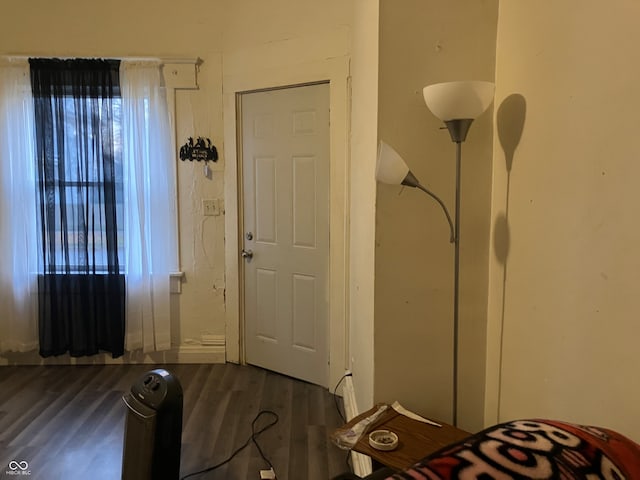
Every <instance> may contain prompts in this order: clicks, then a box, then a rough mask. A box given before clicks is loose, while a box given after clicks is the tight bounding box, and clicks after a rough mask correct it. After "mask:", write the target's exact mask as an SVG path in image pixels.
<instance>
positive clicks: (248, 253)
mask: <svg viewBox="0 0 640 480" xmlns="http://www.w3.org/2000/svg"><path fill="white" fill-rule="evenodd" d="M242 258H246V259H249V260H251V259H252V258H253V251H252V250H245V249H244V248H243V249H242Z"/></svg>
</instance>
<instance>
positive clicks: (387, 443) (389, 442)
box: [369, 430, 398, 451]
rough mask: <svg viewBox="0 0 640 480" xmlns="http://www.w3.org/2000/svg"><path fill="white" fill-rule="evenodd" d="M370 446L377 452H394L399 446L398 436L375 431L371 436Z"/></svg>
mask: <svg viewBox="0 0 640 480" xmlns="http://www.w3.org/2000/svg"><path fill="white" fill-rule="evenodd" d="M369 445H371V446H372V447H373V448H375V449H376V450H383V451H389V450H393V449H395V448H396V447H397V446H398V435H396V434H395V433H393V432H391V431H389V430H375V431H373V432H371V433H370V434H369Z"/></svg>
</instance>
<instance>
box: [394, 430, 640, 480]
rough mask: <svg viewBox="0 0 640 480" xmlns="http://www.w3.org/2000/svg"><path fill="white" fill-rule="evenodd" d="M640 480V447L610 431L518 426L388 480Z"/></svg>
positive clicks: (486, 434)
mask: <svg viewBox="0 0 640 480" xmlns="http://www.w3.org/2000/svg"><path fill="white" fill-rule="evenodd" d="M513 478H532V479H567V480H569V479H588V480H596V479H640V445H638V444H637V443H635V442H633V441H631V440H630V439H628V438H626V437H624V436H622V435H620V434H619V433H616V432H614V431H611V430H608V429H604V428H598V427H590V426H583V425H573V424H569V423H564V422H557V421H552V420H518V421H513V422H508V423H503V424H500V425H495V426H493V427H491V428H488V429H486V430H483V431H482V432H479V433H477V434H475V435H473V436H471V437H469V438H467V439H465V440H463V441H461V442H459V443H456V444H453V445H451V446H448V447H446V448H444V449H442V450H440V451H439V452H436V453H435V454H433V455H429V456H428V457H426V458H424V459H423V460H422V461H420V462H418V463H417V464H416V465H414V466H413V467H412V468H410V469H408V470H406V471H405V472H402V473H397V474H395V475H393V476H391V477H389V480H400V479H403V480H407V479H410V480H422V479H429V480H443V479H482V480H485V479H496V480H502V479H504V480H509V479H513Z"/></svg>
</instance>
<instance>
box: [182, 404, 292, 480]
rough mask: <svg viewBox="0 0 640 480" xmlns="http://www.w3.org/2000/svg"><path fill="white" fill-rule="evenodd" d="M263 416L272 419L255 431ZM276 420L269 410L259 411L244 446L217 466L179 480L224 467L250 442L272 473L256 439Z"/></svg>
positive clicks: (277, 418)
mask: <svg viewBox="0 0 640 480" xmlns="http://www.w3.org/2000/svg"><path fill="white" fill-rule="evenodd" d="M263 415H271V416H272V417H273V418H272V420H271V422H269V423H268V424H267V425H265V426H264V427H262V428H261V429H260V430H258V431H256V423H258V420H259V419H260V417H261V416H263ZM278 420H280V417H278V414H277V413H276V412H273V411H271V410H261V411H260V412H258V414H257V415H256V416H255V418H254V419H253V421H252V422H251V436H250V437H249V438H248V439H247V441H246V442H244V444H243V445H242V446H241V447H239V448H238V449H237V450H236V451H235V452H233V453H232V454H231V455H230V456H229V457H227V459H226V460H223V461H222V462H220V463H218V464H216V465H214V466H212V467H208V468H205V469H204V470H200V471H198V472H193V473H190V474H188V475H185V476H184V477H182V478H181V480H186V479H187V478H190V477H193V476H195V475H200V474H202V473H206V472H210V471H212V470H215V469H216V468H220V467H221V466H223V465H226V464H227V463H229V462H230V461H231V460H233V459H234V457H235V456H236V455H237V454H238V453H240V452H241V451H242V450H244V449H245V448H247V447H248V446H249V444H250V443H251V442H253V443H254V444H255V446H256V448H257V449H258V452H259V453H260V456H261V457H262V459H263V460H264V461H265V463H267V464H268V465H269V468H270V469H271V472H273V471H274V470H273V464H272V463H271V462H270V461H269V459H268V458H267V457H266V456H265V454H264V452H263V451H262V448H260V445H259V444H258V440H257V437H258V435H260V434H261V433H262V432H265V431H267V430H268V429H270V428H271V427H273V426H274V425H275V424H276V423H278ZM263 478H269V477H263ZM272 478H275V474H274V476H273V477H272Z"/></svg>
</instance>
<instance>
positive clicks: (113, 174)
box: [31, 59, 124, 274]
mask: <svg viewBox="0 0 640 480" xmlns="http://www.w3.org/2000/svg"><path fill="white" fill-rule="evenodd" d="M118 67H119V62H115V61H106V60H51V59H34V60H32V61H31V78H32V88H33V94H34V102H35V118H36V138H37V152H38V160H37V168H36V172H37V173H36V174H37V182H38V189H37V190H38V199H39V206H40V211H39V213H40V215H39V217H40V218H39V221H40V231H41V236H42V248H41V259H40V263H41V265H42V273H45V274H47V273H74V272H75V273H100V272H103V273H104V272H110V273H120V272H123V271H124V270H123V268H122V264H121V261H122V259H124V242H123V240H124V216H123V214H124V212H123V198H124V197H123V164H122V114H121V113H122V102H121V98H120V89H119V75H118Z"/></svg>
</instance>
